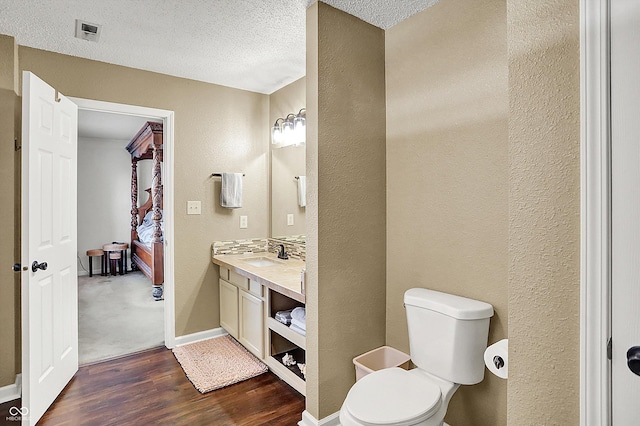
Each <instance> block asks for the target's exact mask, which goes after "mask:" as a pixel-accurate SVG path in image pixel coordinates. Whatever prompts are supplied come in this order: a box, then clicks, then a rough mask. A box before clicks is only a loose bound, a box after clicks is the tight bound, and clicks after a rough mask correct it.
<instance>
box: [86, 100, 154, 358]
mask: <svg viewBox="0 0 640 426" xmlns="http://www.w3.org/2000/svg"><path fill="white" fill-rule="evenodd" d="M147 122H160V123H161V122H162V120H159V119H157V118H154V117H148V116H138V115H125V114H116V113H111V112H102V111H92V110H86V109H80V110H79V111H78V167H77V169H78V192H77V193H78V233H77V235H78V265H77V270H78V361H79V364H80V365H83V364H88V363H93V362H98V361H104V360H106V359H110V358H115V357H120V356H123V355H128V354H131V353H135V352H139V351H142V350H146V349H151V348H154V347H158V346H164V300H156V298H154V297H152V290H151V289H152V287H151V285H150V282H149V279H148V278H147V277H146V276H145V275H144V274H143V273H142V271H140V270H133V269H132V267H133V266H134V265H133V262H131V261H129V259H131V253H132V252H131V250H130V248H129V249H127V248H126V247H127V246H126V245H127V244H130V243H131V241H130V239H131V238H130V237H131V226H132V225H131V224H132V217H131V210H132V198H131V197H132V196H131V179H132V178H131V156H130V154H129V153H128V152H127V150H126V149H125V147H126V146H127V144H129V142H130V141H131V139H132V138H133V137H134V135H136V134H137V133H138V132H139V130H140V129H141V128H142V127H143V126H144V125H146V123H147ZM151 165H152V162H151V161H140V162H139V164H138V167H137V179H136V180H137V182H138V187H139V188H148V187H150V186H151V180H152V172H153V170H152V167H151ZM143 194H144V195H146V193H145V192H144V191H142V194H137V195H138V197H136V198H137V200H136V205H137V206H140V205H142V204H144V203H145V202H146V197H143V196H142V195H143ZM137 219H138V218H137V217H136V220H137ZM109 244H120V245H121V247H124V248H125V250H124V251H117V252H111V254H109V252H106V253H104V252H103V254H102V255H100V251H101V250H102V249H103V248H105V247H104V246H105V245H109ZM95 254H98V255H97V256H95ZM114 254H116V255H117V256H119V257H120V258H121V262H118V263H119V264H117V265H116V261H115V260H114V261H113V263H114V264H113V265H109V264H105V263H104V262H103V260H106V259H105V258H106V257H107V256H113V255H114ZM90 255H93V256H90ZM114 257H115V256H114ZM115 266H117V267H116V268H114V267H115ZM110 269H113V271H110ZM110 272H115V274H114V273H110Z"/></svg>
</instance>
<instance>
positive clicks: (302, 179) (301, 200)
mask: <svg viewBox="0 0 640 426" xmlns="http://www.w3.org/2000/svg"><path fill="white" fill-rule="evenodd" d="M298 205H299V206H300V207H306V205H307V177H306V176H298Z"/></svg>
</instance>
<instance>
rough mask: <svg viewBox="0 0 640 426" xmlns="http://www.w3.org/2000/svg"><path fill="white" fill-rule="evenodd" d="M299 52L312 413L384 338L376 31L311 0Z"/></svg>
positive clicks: (331, 401) (321, 411) (322, 411)
mask: <svg viewBox="0 0 640 426" xmlns="http://www.w3.org/2000/svg"><path fill="white" fill-rule="evenodd" d="M347 41H348V42H347ZM307 61H308V62H307V103H308V105H307V110H308V115H307V119H308V127H309V131H308V133H307V138H308V142H307V177H308V184H309V192H310V193H311V194H310V196H309V199H308V206H307V223H308V228H307V229H308V230H309V232H308V239H307V241H308V245H307V271H308V276H307V278H308V287H307V288H308V289H307V296H308V304H307V310H308V313H307V318H309V320H308V324H309V325H308V330H307V356H308V364H309V366H310V369H311V371H309V370H308V371H309V375H308V378H307V410H308V411H309V412H310V413H311V414H312V415H313V416H314V417H316V418H318V419H320V418H323V417H326V416H328V415H330V414H331V413H334V412H336V411H338V410H339V409H340V405H341V404H342V401H343V400H344V397H345V396H346V393H347V391H348V390H349V388H350V387H351V385H352V384H353V383H354V381H355V372H354V367H353V364H352V362H351V359H352V358H353V357H355V356H356V355H359V354H361V353H363V352H365V351H368V350H370V349H373V348H375V347H378V346H381V345H383V344H384V338H385V321H384V316H385V275H386V274H385V269H386V268H385V217H386V216H385V191H384V188H385V185H386V184H385V88H384V84H385V83H384V31H382V30H381V29H379V28H376V27H373V26H371V25H369V24H367V23H365V22H363V21H360V20H358V19H356V18H354V17H353V16H350V15H347V14H345V13H343V12H341V11H339V10H337V9H334V8H332V7H330V6H328V5H326V4H325V3H315V4H313V5H312V6H311V7H310V9H309V10H308V13H307Z"/></svg>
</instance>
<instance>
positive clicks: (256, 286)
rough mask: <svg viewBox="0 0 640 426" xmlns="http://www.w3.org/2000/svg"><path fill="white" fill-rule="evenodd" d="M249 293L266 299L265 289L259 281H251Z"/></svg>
mask: <svg viewBox="0 0 640 426" xmlns="http://www.w3.org/2000/svg"><path fill="white" fill-rule="evenodd" d="M249 293H251V294H253V295H256V296H258V297H260V298H262V297H264V287H262V284H260V283H259V282H257V281H254V280H249Z"/></svg>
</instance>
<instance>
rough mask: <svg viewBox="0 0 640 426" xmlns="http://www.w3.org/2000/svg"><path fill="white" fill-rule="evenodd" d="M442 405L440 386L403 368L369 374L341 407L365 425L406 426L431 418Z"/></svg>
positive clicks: (348, 395) (349, 394)
mask: <svg viewBox="0 0 640 426" xmlns="http://www.w3.org/2000/svg"><path fill="white" fill-rule="evenodd" d="M441 405H442V394H441V391H440V387H439V386H438V385H436V384H435V383H433V382H431V381H429V379H428V378H427V377H425V376H423V375H418V374H413V373H411V372H409V371H407V370H403V369H402V368H397V367H395V368H387V369H384V370H380V371H376V372H374V373H371V374H368V375H366V376H365V377H363V378H362V379H360V380H359V381H358V382H356V384H355V385H353V387H352V388H351V390H350V391H349V393H348V394H347V398H346V399H345V401H344V407H345V408H346V409H347V410H348V412H349V414H350V415H351V416H353V417H354V418H355V419H356V420H357V421H358V422H360V423H361V424H362V425H366V426H378V425H398V426H409V425H414V424H416V423H419V422H421V421H424V420H426V419H428V418H429V417H431V416H432V415H433V414H434V413H435V412H436V411H438V409H439V408H440V406H441Z"/></svg>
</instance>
